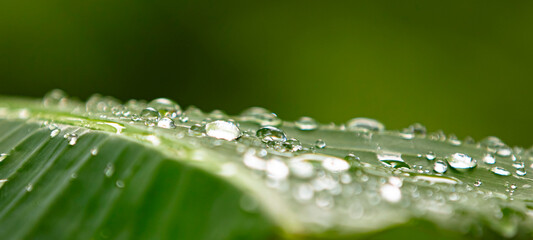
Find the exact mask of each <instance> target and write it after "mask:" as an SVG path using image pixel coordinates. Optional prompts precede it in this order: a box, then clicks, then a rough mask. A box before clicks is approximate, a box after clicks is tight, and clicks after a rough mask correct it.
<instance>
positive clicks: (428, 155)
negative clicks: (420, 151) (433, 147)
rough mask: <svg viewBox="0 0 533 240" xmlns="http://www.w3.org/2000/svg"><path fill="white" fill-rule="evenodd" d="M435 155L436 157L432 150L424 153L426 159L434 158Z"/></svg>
mask: <svg viewBox="0 0 533 240" xmlns="http://www.w3.org/2000/svg"><path fill="white" fill-rule="evenodd" d="M435 157H436V155H435V153H434V152H429V153H427V154H426V159H427V160H430V161H432V160H435Z"/></svg>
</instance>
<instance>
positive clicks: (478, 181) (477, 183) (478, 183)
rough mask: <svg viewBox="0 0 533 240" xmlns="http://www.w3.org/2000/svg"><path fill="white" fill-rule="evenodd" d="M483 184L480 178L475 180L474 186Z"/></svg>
mask: <svg viewBox="0 0 533 240" xmlns="http://www.w3.org/2000/svg"><path fill="white" fill-rule="evenodd" d="M481 184H483V183H482V182H481V180H479V179H478V180H476V181H475V182H474V186H476V187H479V186H481Z"/></svg>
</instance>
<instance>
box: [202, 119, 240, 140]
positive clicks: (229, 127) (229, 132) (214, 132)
mask: <svg viewBox="0 0 533 240" xmlns="http://www.w3.org/2000/svg"><path fill="white" fill-rule="evenodd" d="M205 132H206V134H207V136H210V137H214V138H218V139H224V140H228V141H233V140H235V139H237V138H239V137H240V136H241V130H240V129H239V127H237V125H236V124H235V123H233V122H229V121H222V120H217V121H213V122H210V123H207V124H206V125H205Z"/></svg>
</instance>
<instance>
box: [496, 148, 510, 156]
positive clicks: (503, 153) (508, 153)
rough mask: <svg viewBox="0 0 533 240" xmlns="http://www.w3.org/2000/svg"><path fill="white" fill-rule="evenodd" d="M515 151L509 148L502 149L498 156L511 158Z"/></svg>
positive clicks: (497, 152) (499, 150)
mask: <svg viewBox="0 0 533 240" xmlns="http://www.w3.org/2000/svg"><path fill="white" fill-rule="evenodd" d="M512 152H513V151H512V150H511V149H510V148H508V147H502V148H500V149H498V151H496V154H498V156H501V157H509V156H511V153H512Z"/></svg>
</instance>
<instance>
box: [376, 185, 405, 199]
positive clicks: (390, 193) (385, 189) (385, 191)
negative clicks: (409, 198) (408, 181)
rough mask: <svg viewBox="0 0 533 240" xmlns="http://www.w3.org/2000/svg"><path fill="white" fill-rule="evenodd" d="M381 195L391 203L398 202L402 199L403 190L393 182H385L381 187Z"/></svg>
mask: <svg viewBox="0 0 533 240" xmlns="http://www.w3.org/2000/svg"><path fill="white" fill-rule="evenodd" d="M379 193H380V194H381V197H382V198H383V199H385V200H386V201H387V202H390V203H397V202H399V201H400V200H401V199H402V191H401V190H400V188H399V187H397V186H394V185H392V184H384V185H383V186H381V188H380V189H379Z"/></svg>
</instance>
